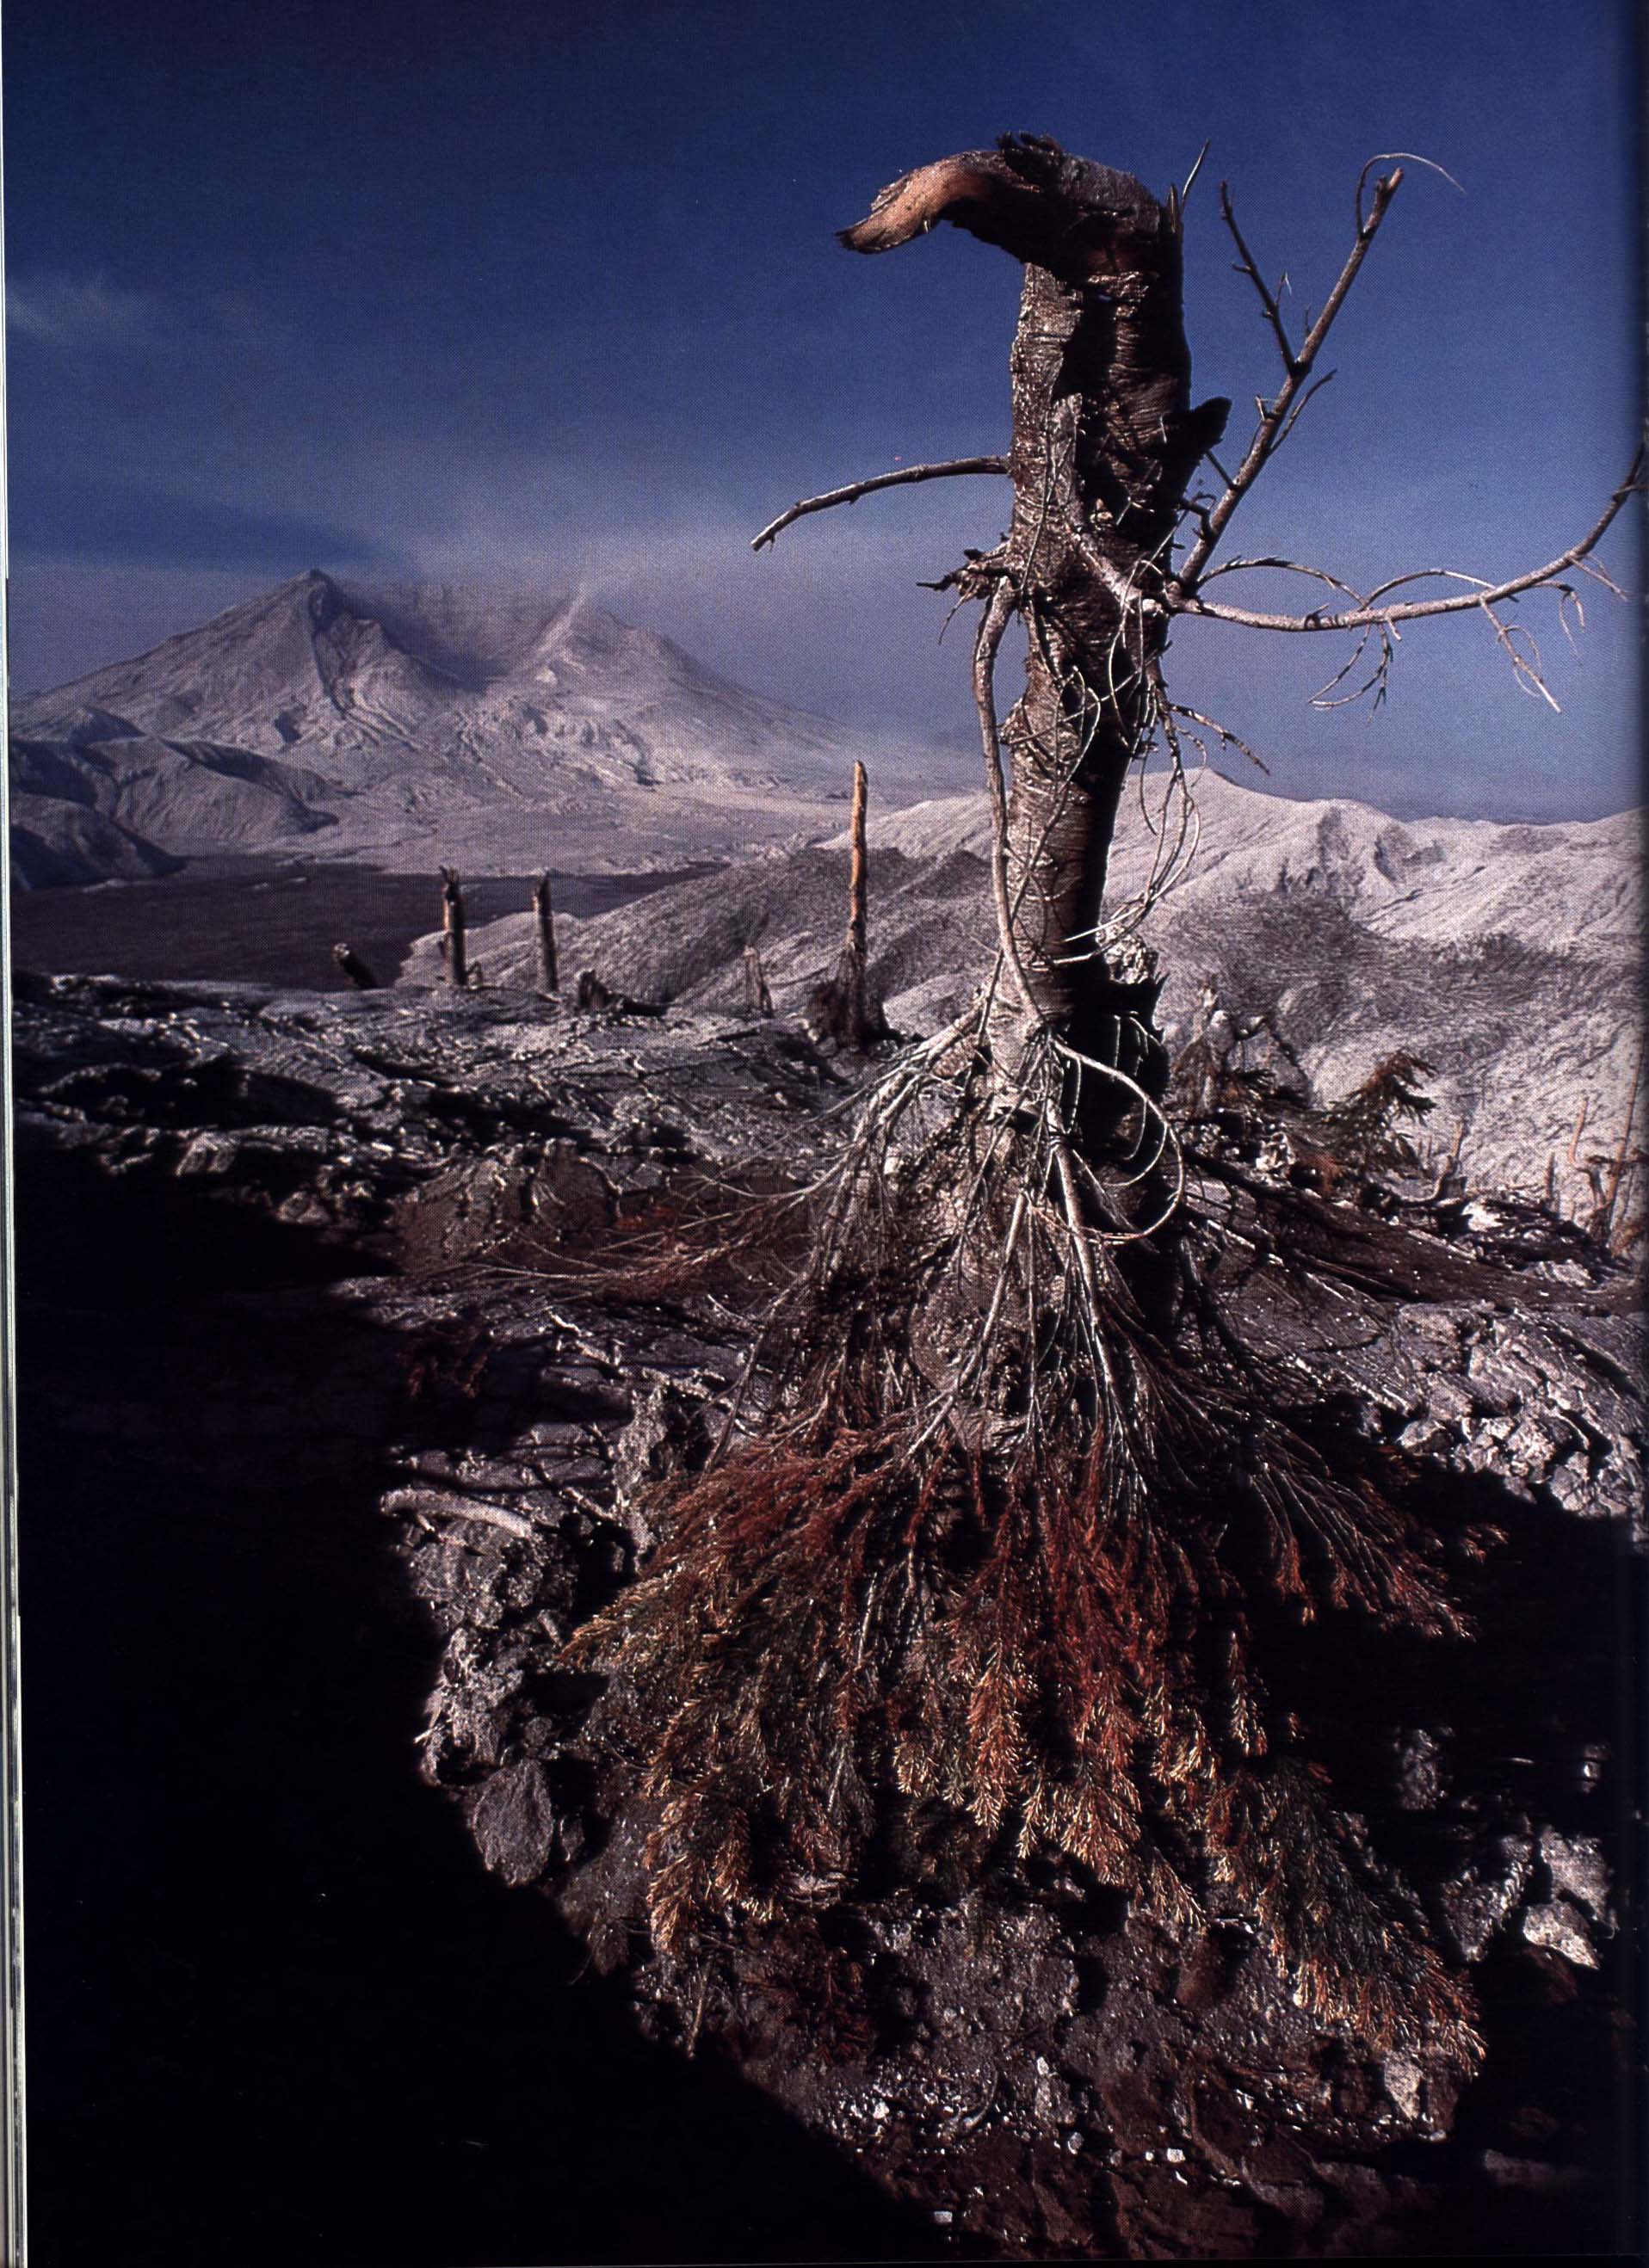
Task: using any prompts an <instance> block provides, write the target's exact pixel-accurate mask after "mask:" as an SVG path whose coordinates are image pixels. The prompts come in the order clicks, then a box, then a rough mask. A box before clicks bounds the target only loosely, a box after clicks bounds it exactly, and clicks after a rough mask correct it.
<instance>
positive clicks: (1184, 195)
mask: <svg viewBox="0 0 1649 2268" xmlns="http://www.w3.org/2000/svg"><path fill="white" fill-rule="evenodd" d="M1212 146H1213V144H1211V143H1208V142H1205V143H1204V144H1202V148H1201V149H1200V150H1199V151H1197V153H1196V163H1195V165H1194V166H1192V168H1191V170H1190V172H1189V173H1187V175H1186V177H1185V187H1184V188H1182V189H1181V190H1180V192H1179V210H1180V211H1181V212H1183V211H1184V210H1185V209H1186V205H1187V203H1188V201H1189V199H1190V195H1191V191H1192V189H1193V188H1194V185H1195V182H1196V177H1197V175H1198V174H1199V173H1201V172H1202V160H1203V159H1204V158H1206V157H1207V156H1208V153H1209V150H1210V149H1211V148H1212Z"/></svg>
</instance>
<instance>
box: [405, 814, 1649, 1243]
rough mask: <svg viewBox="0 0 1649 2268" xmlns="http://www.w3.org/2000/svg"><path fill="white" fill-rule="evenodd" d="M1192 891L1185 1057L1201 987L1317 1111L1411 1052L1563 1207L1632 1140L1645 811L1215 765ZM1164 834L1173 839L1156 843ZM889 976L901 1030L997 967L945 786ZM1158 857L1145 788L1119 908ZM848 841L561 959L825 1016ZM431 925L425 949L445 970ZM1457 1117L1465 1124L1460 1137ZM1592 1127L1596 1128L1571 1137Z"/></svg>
mask: <svg viewBox="0 0 1649 2268" xmlns="http://www.w3.org/2000/svg"><path fill="white" fill-rule="evenodd" d="M1195 800H1196V806H1197V823H1198V828H1199V833H1198V839H1197V842H1196V848H1195V852H1194V857H1193V858H1192V859H1191V861H1190V864H1189V865H1188V868H1187V871H1186V873H1185V874H1184V877H1183V879H1182V880H1180V881H1179V882H1178V883H1177V884H1176V886H1175V887H1173V888H1172V890H1171V891H1170V892H1169V893H1168V894H1167V895H1166V896H1165V897H1164V898H1163V899H1162V900H1161V901H1160V902H1159V903H1157V905H1156V906H1155V907H1154V908H1153V909H1152V910H1151V911H1150V914H1149V915H1148V916H1147V917H1146V920H1145V924H1144V930H1143V934H1144V935H1145V937H1146V938H1147V939H1149V940H1150V942H1151V943H1152V944H1153V945H1155V946H1156V947H1157V950H1158V952H1159V954H1160V955H1161V961H1162V966H1163V969H1164V972H1165V978H1166V985H1165V993H1164V998H1163V1005H1162V1012H1161V1013H1162V1021H1163V1027H1164V1030H1165V1035H1166V1037H1167V1038H1168V1040H1169V1042H1170V1043H1171V1044H1176V1045H1182V1044H1183V1043H1184V1042H1185V1041H1186V1040H1187V1038H1188V1037H1189V1035H1190V1032H1191V1029H1192V1025H1193V1020H1194V1016H1195V1014H1196V1013H1197V1010H1198V1007H1199V1004H1200V1003H1201V1001H1202V998H1203V995H1204V992H1205V989H1206V988H1207V987H1208V985H1209V983H1210V980H1211V982H1212V985H1213V988H1214V990H1215V991H1216V994H1217V996H1218V998H1219V1000H1220V1002H1221V1004H1222V1005H1224V1007H1225V1008H1226V1009H1227V1010H1228V1011H1229V1012H1230V1013H1231V1015H1232V1016H1233V1017H1235V1018H1237V1019H1238V1020H1241V1019H1244V1018H1253V1017H1254V1016H1257V1015H1259V1014H1261V1013H1267V1014H1268V1015H1269V1016H1270V1018H1271V1020H1272V1022H1273V1024H1274V1026H1275V1027H1276V1031H1277V1032H1279V1033H1280V1034H1281V1035H1282V1036H1283V1040H1284V1041H1285V1042H1287V1043H1288V1044H1289V1045H1290V1046H1291V1047H1292V1048H1293V1049H1294V1050H1295V1051H1296V1053H1297V1054H1298V1058H1299V1064H1300V1068H1301V1069H1302V1071H1304V1072H1305V1076H1306V1077H1307V1078H1308V1079H1309V1080H1310V1082H1311V1085H1312V1087H1313V1092H1314V1093H1315V1094H1316V1095H1317V1096H1318V1098H1319V1099H1320V1100H1324V1101H1329V1100H1333V1099H1335V1097H1337V1096H1339V1095H1341V1094H1344V1093H1346V1092H1347V1091H1348V1090H1349V1089H1350V1088H1351V1087H1353V1086H1356V1085H1357V1082H1358V1081H1359V1080H1360V1079H1363V1078H1364V1077H1365V1076H1366V1074H1367V1072H1368V1071H1369V1069H1370V1066H1371V1065H1372V1064H1374V1063H1376V1062H1378V1061H1379V1059H1380V1058H1381V1057H1384V1056H1387V1055H1390V1054H1392V1053H1394V1051H1396V1050H1399V1049H1401V1050H1404V1051H1407V1052H1408V1053H1410V1054H1412V1055H1415V1056H1417V1057H1421V1058H1422V1059H1423V1061H1424V1062H1426V1063H1427V1064H1430V1065H1431V1071H1430V1072H1429V1073H1428V1075H1427V1086H1428V1091H1429V1092H1430V1094H1431V1095H1432V1097H1433V1098H1434V1099H1435V1102H1436V1108H1435V1110H1434V1111H1433V1114H1432V1116H1431V1121H1430V1123H1429V1127H1428V1138H1429V1139H1430V1141H1431V1144H1432V1145H1433V1146H1434V1147H1435V1148H1436V1149H1437V1150H1438V1152H1439V1154H1442V1153H1446V1152H1448V1151H1449V1150H1451V1149H1452V1148H1453V1145H1454V1144H1455V1142H1456V1140H1457V1139H1459V1141H1460V1145H1461V1163H1462V1165H1463V1167H1464V1168H1465V1170H1466V1172H1467V1174H1468V1177H1469V1178H1470V1179H1471V1180H1472V1182H1474V1183H1475V1184H1477V1185H1479V1186H1483V1187H1486V1188H1496V1189H1526V1190H1528V1191H1531V1192H1534V1191H1536V1190H1539V1189H1542V1188H1543V1187H1544V1185H1545V1180H1546V1175H1547V1173H1548V1168H1549V1167H1550V1168H1551V1171H1552V1173H1553V1175H1554V1179H1555V1183H1556V1188H1557V1193H1558V1194H1559V1197H1560V1198H1561V1199H1562V1201H1563V1202H1564V1204H1565V1207H1566V1208H1567V1209H1568V1210H1571V1211H1579V1210H1582V1209H1584V1207H1585V1205H1586V1203H1587V1201H1588V1199H1589V1197H1590V1196H1591V1194H1592V1190H1593V1183H1592V1179H1591V1178H1590V1177H1591V1176H1594V1175H1599V1174H1607V1173H1608V1171H1609V1170H1611V1169H1612V1166H1613V1161H1614V1160H1615V1158H1616V1155H1617V1153H1619V1152H1620V1151H1621V1149H1622V1145H1623V1143H1625V1144H1626V1145H1627V1147H1628V1148H1629V1149H1630V1147H1631V1140H1632V1139H1633V1138H1634V1137H1629V1135H1628V1128H1627V1121H1628V1115H1629V1112H1630V1111H1631V1108H1632V1097H1633V1094H1634V1084H1635V1080H1636V1077H1637V1071H1638V1049H1639V1038H1640V1025H1641V1008H1640V1001H1641V987H1640V982H1639V977H1640V966H1639V946H1638V938H1639V935H1640V915H1641V890H1640V873H1641V815H1640V814H1637V813H1623V814H1620V815H1619V816H1618V817H1616V818H1613V819H1606V820H1598V821H1586V822H1578V821H1577V822H1568V823H1564V824H1559V825H1550V826H1539V827H1535V826H1512V825H1504V824H1500V823H1497V822H1494V821H1486V820H1460V819H1435V820H1416V821H1398V820H1394V819H1392V818H1390V817H1388V816H1387V815H1386V814H1384V813H1382V812H1379V811H1376V810H1374V809H1373V808H1372V806H1368V805H1366V804H1361V803H1356V802H1352V801H1350V800H1349V799H1328V800H1321V801H1314V802H1296V801H1292V800H1290V799H1286V798H1283V797H1281V796H1274V795H1264V794H1260V793H1258V792H1255V791H1254V790H1253V789H1250V788H1245V787H1239V786H1237V785H1235V784H1232V783H1231V782H1229V781H1226V780H1224V779H1221V778H1218V777H1212V776H1209V777H1204V778H1203V779H1202V781H1201V782H1200V783H1199V784H1198V785H1197V787H1196V789H1195ZM1154 830H1155V831H1154ZM869 835H870V845H871V878H870V924H869V932H870V934H869V944H870V975H871V979H872V982H873V983H874V984H875V985H876V988H877V989H878V990H879V991H880V992H881V994H882V997H883V998H884V1002H885V1004H886V1008H887V1013H888V1017H889V1020H890V1021H891V1023H892V1025H893V1026H894V1027H895V1028H896V1029H898V1030H900V1031H903V1032H906V1033H918V1032H925V1031H931V1030H934V1029H936V1028H938V1027H939V1026H940V1025H942V1024H943V1022H945V1021H946V1020H948V1019H949V1018H950V1016H952V1015H953V1014H955V1013H957V1012H958V1010H959V1009H960V1008H961V1007H962V1005H964V1004H965V1000H966V998H968V996H969V994H970V993H971V991H972V988H973V987H974V986H975V985H976V984H977V983H978V982H979V981H980V977H981V976H982V975H983V974H984V972H985V970H986V968H987V966H988V963H989V961H990V958H991V954H992V953H993V950H994V939H995V932H994V926H993V923H992V919H991V914H990V907H989V902H988V882H987V846H988V842H989V829H988V821H987V814H986V811H985V807H984V804H983V801H982V799H980V798H977V797H974V796H955V797H948V798H945V799H942V800H938V801H932V802H928V803H922V804H918V805H915V806H912V807H911V808H908V809H906V810H903V811H895V812H892V813H888V814H883V815H882V816H880V817H879V818H877V819H876V820H873V821H872V823H871V826H870V830H869ZM1161 845H1162V836H1161V832H1160V823H1159V821H1158V818H1157V815H1156V810H1155V806H1154V803H1153V801H1152V800H1151V799H1142V800H1140V801H1138V802H1135V803H1133V804H1131V805H1130V806H1128V807H1127V808H1126V809H1125V811H1124V814H1123V817H1122V821H1121V824H1120V832H1119V839H1118V844H1117V849H1116V853H1115V857H1114V860H1113V902H1123V901H1125V900H1126V899H1127V898H1128V897H1129V896H1130V895H1133V894H1135V893H1136V892H1139V891H1141V890H1142V889H1143V888H1144V887H1145V886H1146V883H1147V880H1148V879H1149V877H1150V873H1151V870H1152V867H1153V865H1155V864H1156V862H1157V858H1158V856H1159V853H1160V850H1161ZM846 887H847V850H846V843H845V837H839V838H837V839H836V840H835V841H833V842H831V843H825V844H824V845H822V846H819V847H817V848H812V849H808V850H804V851H796V852H793V853H790V854H788V855H786V856H783V857H766V858H748V859H744V860H742V861H740V862H739V863H738V864H736V865H733V866H731V867H729V868H728V869H727V870H726V871H725V872H723V873H717V874H714V875H710V876H706V877H703V878H700V879H698V880H691V881H686V882H683V883H680V884H677V885H676V886H674V887H671V888H669V889H668V890H664V891H661V892H659V893H658V894H656V895H654V896H651V897H649V898H647V900H645V901H641V902H636V903H634V904H632V905H629V906H625V907H622V908H620V909H617V910H615V911H613V912H611V913H608V914H604V915H602V916H600V917H597V918H595V919H593V920H589V921H584V922H574V921H568V922H566V924H564V925H563V930H564V937H563V951H562V960H563V966H564V968H566V969H567V970H569V971H572V970H575V969H577V968H582V967H590V968H595V970H596V972H597V974H598V975H599V976H600V977H601V978H602V980H603V983H605V984H607V985H608V986H609V987H610V989H611V990H615V991H620V992H623V993H625V994H628V995H630V996H631V997H632V998H637V999H641V1000H647V1001H649V1002H654V1003H661V1004H662V1003H669V1002H678V1003H681V1004H682V1005H692V1006H699V1007H714V1008H721V1009H728V1010H734V1011H737V1010H738V1009H740V1008H741V1007H742V1006H743V1002H744V998H745V990H744V988H745V982H746V980H745V963H744V951H745V948H746V946H755V948H756V950H757V952H758V954H759V955H760V959H761V963H762V968H763V971H764V973H765V977H766V979H767V982H768V984H769V986H770V988H771V990H772V993H773V1001H774V1005H775V1007H776V1009H777V1011H778V1013H780V1016H781V1017H783V1016H789V1017H796V1016H802V1015H804V1014H805V1013H807V1009H808V1004H809V1001H810V996H811V994H812V992H813V990H814V988H815V987H816V986H817V984H818V983H819V982H820V980H821V978H822V977H824V976H825V975H826V974H827V973H828V972H829V970H830V969H831V968H832V964H833V962H834V961H835V958H836V955H837V953H838V951H839V946H840V941H841V935H842V925H843V919H844V913H845V906H846ZM471 952H472V955H473V957H474V958H475V959H476V960H477V961H479V962H480V963H481V965H482V967H483V969H484V973H485V976H486V978H487V980H488V982H490V983H501V984H530V983H532V982H533V976H534V968H535V962H534V957H533V956H534V944H533V934H532V924H531V919H530V917H529V916H526V915H520V916H507V917H504V918H503V919H502V920H499V921H497V922H493V923H490V924H486V925H484V926H483V927H481V928H478V929H477V931H476V932H474V933H473V936H472V939H471ZM439 972H440V963H439V959H438V956H437V953H436V948H435V942H434V940H433V939H425V940H421V941H420V943H419V945H418V946H417V947H416V948H415V950H414V952H413V954H412V956H411V957H410V961H408V963H407V969H406V973H407V975H408V976H411V977H413V978H415V979H418V980H422V981H425V982H433V981H435V980H436V978H437V976H439ZM1462 1128H1463V1132H1462V1131H1461V1130H1462ZM1577 1130H1578V1131H1577Z"/></svg>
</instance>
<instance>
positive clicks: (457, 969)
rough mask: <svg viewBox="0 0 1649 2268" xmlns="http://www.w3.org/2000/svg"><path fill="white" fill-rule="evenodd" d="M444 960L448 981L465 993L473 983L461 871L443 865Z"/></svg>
mask: <svg viewBox="0 0 1649 2268" xmlns="http://www.w3.org/2000/svg"><path fill="white" fill-rule="evenodd" d="M440 871H441V941H440V952H441V959H442V961H444V962H445V963H446V965H447V983H449V984H455V985H456V986H457V987H458V990H460V991H461V992H462V991H463V990H466V989H467V987H468V985H469V983H470V961H469V954H468V950H467V947H466V944H465V931H464V902H463V891H462V888H461V887H459V881H458V871H457V869H456V867H455V866H443V867H442V868H441V870H440Z"/></svg>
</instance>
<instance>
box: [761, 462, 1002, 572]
mask: <svg viewBox="0 0 1649 2268" xmlns="http://www.w3.org/2000/svg"><path fill="white" fill-rule="evenodd" d="M1007 469H1008V460H1007V458H1006V457H955V458H953V459H952V460H950V463H949V464H944V465H905V466H901V468H899V470H898V472H894V473H876V474H875V475H872V477H871V478H870V479H869V480H868V481H850V482H848V484H847V487H846V488H845V489H827V490H825V492H824V495H823V496H816V497H807V498H806V499H805V500H804V501H803V502H802V503H801V504H792V505H791V507H790V509H789V511H788V512H780V515H779V517H778V519H774V520H770V521H769V522H768V524H767V526H766V527H764V528H763V530H762V532H761V534H759V535H753V536H751V550H752V551H759V550H760V549H762V547H763V545H764V544H768V543H771V542H772V541H773V539H774V537H775V536H778V535H780V534H782V533H783V532H784V530H785V529H786V528H787V527H789V525H790V523H791V521H792V520H795V519H806V517H807V515H808V513H809V512H828V511H829V510H830V508H831V506H832V504H857V503H858V501H859V499H860V497H861V496H869V495H870V494H871V492H872V491H873V490H876V489H898V488H907V487H910V486H911V485H913V483H914V482H917V481H948V480H958V479H960V478H961V477H962V476H963V475H965V474H970V473H1005V472H1006V471H1007Z"/></svg>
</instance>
